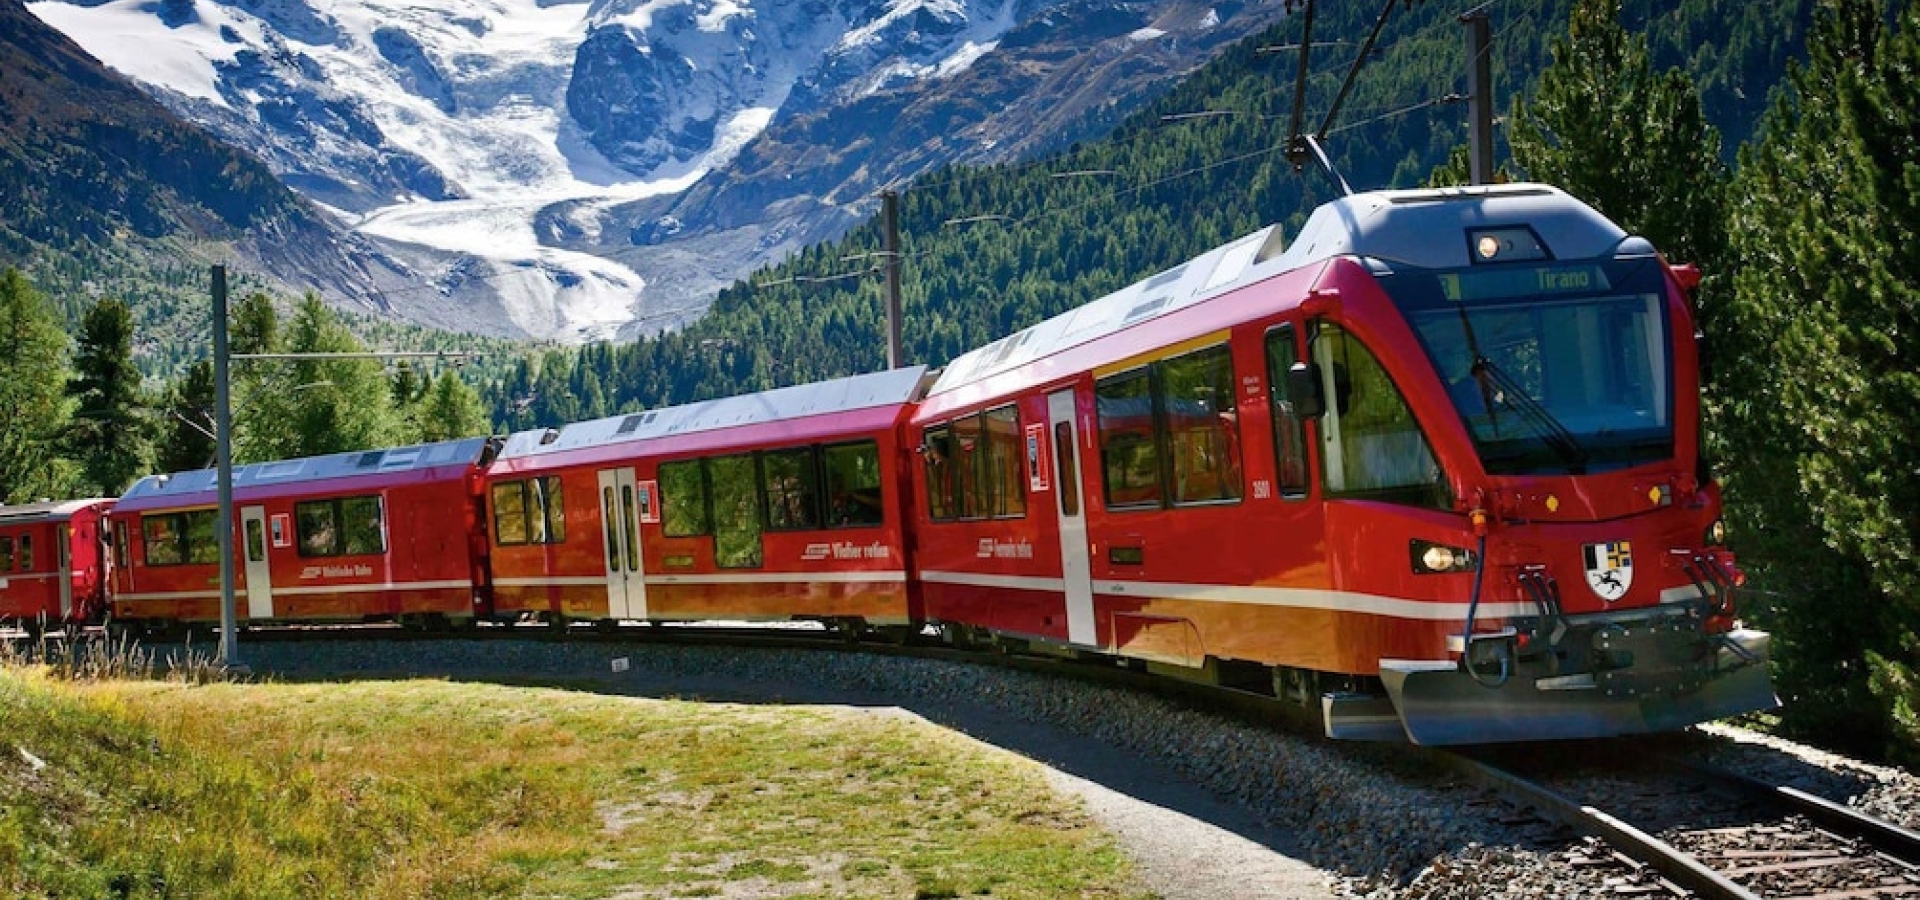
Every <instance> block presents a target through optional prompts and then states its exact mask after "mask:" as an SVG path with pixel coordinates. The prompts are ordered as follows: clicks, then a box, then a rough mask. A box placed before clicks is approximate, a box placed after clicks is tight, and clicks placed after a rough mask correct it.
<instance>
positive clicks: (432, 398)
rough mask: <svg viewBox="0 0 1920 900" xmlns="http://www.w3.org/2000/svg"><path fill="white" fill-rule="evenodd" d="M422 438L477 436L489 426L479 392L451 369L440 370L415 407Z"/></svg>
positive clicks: (426, 439)
mask: <svg viewBox="0 0 1920 900" xmlns="http://www.w3.org/2000/svg"><path fill="white" fill-rule="evenodd" d="M417 418H418V422H419V426H420V439H421V440H422V441H428V442H432V441H451V440H457V439H459V438H467V437H479V436H481V435H484V434H487V433H488V432H489V431H490V430H491V429H490V427H489V424H488V422H487V413H486V410H485V409H483V408H482V407H481V405H480V394H479V393H478V392H477V391H475V390H474V389H473V387H472V386H471V385H468V384H467V383H466V382H465V381H462V380H461V379H460V376H458V375H456V374H454V373H453V371H452V370H450V369H449V370H446V371H443V372H441V373H440V377H438V378H435V379H434V380H433V383H432V384H431V385H430V386H428V388H427V393H426V395H425V396H424V397H422V398H421V399H420V405H419V407H418V409H417Z"/></svg>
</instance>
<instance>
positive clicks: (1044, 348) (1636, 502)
mask: <svg viewBox="0 0 1920 900" xmlns="http://www.w3.org/2000/svg"><path fill="white" fill-rule="evenodd" d="M1691 280H1692V276H1691V273H1690V272H1689V271H1687V270H1684V269H1678V270H1677V269H1674V268H1672V267H1669V266H1668V265H1667V264H1666V263H1665V262H1664V261H1663V260H1662V259H1661V258H1660V257H1659V256H1658V255H1657V254H1656V253H1655V252H1654V249H1653V248H1652V247H1651V246H1650V245H1649V244H1647V242H1645V241H1644V240H1641V239H1638V238H1633V237H1630V236H1628V235H1626V234H1625V233H1624V232H1622V231H1621V230H1620V229H1619V228H1618V227H1616V226H1615V225H1613V224H1612V223H1610V222H1608V221H1606V220H1605V219H1604V218H1602V217H1601V216H1599V215H1598V214H1597V213H1595V212H1594V211H1593V210H1592V209H1590V208H1588V207H1586V206H1585V205H1583V204H1581V203H1579V202H1577V201H1575V200H1572V199H1571V198H1569V197H1567V196H1566V195H1565V194H1562V193H1560V192H1559V191H1557V190H1554V189H1552V188H1548V187H1543V186H1539V185H1507V186H1499V187H1487V188H1472V189H1461V190H1446V191H1398V192H1378V193H1370V194H1361V195H1355V196H1351V197H1347V198H1344V199H1341V200H1339V201H1336V202H1334V203H1330V204H1328V205H1326V206H1324V207H1322V208H1321V209H1320V210H1318V211H1316V212H1315V214H1314V215H1313V216H1312V217H1311V219H1309V221H1308V222H1307V224H1306V226H1305V228H1304V229H1303V230H1302V232H1301V233H1300V234H1299V235H1297V236H1296V237H1295V238H1294V240H1293V241H1292V242H1291V243H1290V244H1286V243H1284V242H1283V241H1282V240H1281V235H1280V230H1279V228H1278V227H1273V228H1268V229H1266V230H1263V231H1260V232H1257V233H1255V234H1252V235H1249V236H1247V237H1245V238H1242V239H1240V240H1238V241H1235V242H1233V243H1230V244H1228V245H1226V246H1223V247H1220V248H1218V249H1216V250H1213V251H1211V252H1209V253H1207V254H1204V255H1202V256H1200V257H1198V258H1195V259H1193V260H1191V261H1189V262H1187V263H1185V264H1184V265H1181V266H1178V267H1175V268H1173V269H1170V270H1168V271H1165V272H1162V273H1160V274H1158V275H1155V276H1153V277H1152V278H1149V279H1146V280H1144V281H1142V282H1140V283H1138V284H1135V285H1132V286H1130V287H1128V288H1126V289H1124V290H1121V291H1118V292H1116V293H1114V294H1112V295H1109V296H1107V297H1103V298H1100V299H1097V300H1094V301H1092V302H1089V303H1087V304H1086V305H1084V306H1081V307H1079V308H1078V309H1075V310H1073V311H1072V312H1069V313H1067V314H1064V315H1061V316H1059V317H1056V318H1054V319H1051V320H1048V321H1046V322H1042V323H1040V324H1038V325H1035V326H1033V327H1031V328H1028V329H1026V330H1024V331H1021V332H1019V333H1017V334H1013V335H1009V336H1007V337H1005V338H1003V339H1001V340H999V341H996V342H995V343H993V344H991V345H988V346H986V347H982V348H980V349H978V350H975V351H973V352H971V353H968V354H966V355H964V356H962V357H960V358H959V359H956V360H954V361H953V362H952V363H951V364H950V365H948V366H947V367H945V368H944V369H943V370H940V371H938V372H931V373H930V372H927V371H925V370H922V369H918V368H911V369H902V370H896V371H893V372H886V373H880V374H874V375H864V376H857V377H853V378H846V379H840V380H836V381H830V382H823V383H819V384H810V385H802V386H798V387H791V388H784V389H780V390H776V391H769V392H765V393H761V394H755V395H750V396H743V397H732V398H726V399H721V400H715V401H709V402H706V403H699V404H692V405H689V406H682V407H674V408H670V409H660V410H653V411H649V412H644V413H638V414H633V415H626V416H615V417H611V418H607V419H601V420H597V421H592V422H582V423H575V424H570V425H567V426H565V427H564V428H558V429H542V430H538V431H530V432H525V433H521V434H515V435H511V436H509V437H507V438H506V439H504V440H503V441H484V440H478V439H476V440H473V441H465V442H453V443H449V444H439V445H431V446H429V447H414V448H400V449H396V450H387V451H373V452H371V453H367V454H345V455H342V456H338V457H327V458H324V459H319V460H294V461H289V462H283V463H271V464H265V465H260V466H249V467H245V468H243V469H242V470H240V471H242V472H244V473H245V474H244V475H243V476H241V477H240V478H239V479H237V482H236V483H237V484H238V485H240V486H239V487H238V488H237V489H236V497H237V499H236V508H237V510H238V516H239V521H238V522H237V523H236V536H237V538H238V539H239V540H240V541H241V544H240V545H239V546H243V547H245V548H246V552H245V554H244V556H243V557H242V558H244V559H245V560H246V562H245V569H246V571H245V572H244V573H243V575H242V578H243V581H244V584H245V585H246V586H245V587H244V588H243V591H244V596H245V597H246V598H247V609H246V610H245V611H244V612H245V616H246V619H247V620H248V621H277V622H284V621H303V620H338V619H356V620H357V619H361V618H368V617H374V618H399V619H403V620H407V619H411V620H417V621H422V622H431V623H438V622H442V621H447V622H467V621H478V620H485V619H501V620H511V619H524V618H527V617H530V616H538V617H541V618H545V619H549V620H554V621H566V620H570V619H586V620H598V621H602V622H614V621H621V620H633V621H667V620H682V621H684V620H707V619H749V620H789V619H807V620H819V621H824V622H829V623H835V624H839V625H842V626H846V627H857V628H888V629H892V628H898V629H902V630H904V631H908V632H913V633H919V632H921V631H922V630H923V629H925V628H926V627H928V626H937V627H938V628H939V629H940V631H941V632H942V633H944V634H946V635H948V636H949V637H950V638H952V639H954V640H980V639H985V640H992V641H997V642H1018V643H1023V644H1026V645H1028V646H1033V647H1045V648H1054V649H1055V650H1057V651H1059V652H1064V653H1072V654H1080V655H1089V656H1110V657H1115V658H1119V659H1124V660H1128V661H1130V662H1131V664H1136V665H1142V666H1151V667H1156V668H1162V669H1165V670H1166V671H1169V672H1171V673H1176V674H1179V675H1181V676H1183V677H1192V678H1205V679H1213V680H1219V681H1222V682H1231V683H1235V684H1240V685H1247V684H1257V685H1259V686H1260V687H1262V688H1266V689H1271V690H1273V691H1274V692H1276V693H1278V694H1280V695H1282V696H1289V697H1295V698H1298V699H1300V700H1302V701H1303V702H1310V703H1315V704H1317V705H1318V707H1319V709H1320V711H1321V712H1322V714H1323V715H1324V717H1325V719H1326V724H1327V730H1328V732H1329V733H1330V734H1332V735H1335V736H1337V737H1351V738H1399V739H1406V738H1411V739H1412V740H1415V741H1418V742H1422V743H1434V744H1449V743H1466V742H1486V741H1505V740H1530V739H1540V738H1569V737H1589V736H1601V735H1616V734H1630V733H1639V732H1648V731H1658V730H1666V729H1675V728H1681V727H1684V726H1686V725H1688V724H1691V723H1694V722H1699V721H1703V720H1707V719H1713V718H1718V717H1722V716H1727V715H1732V714H1737V713H1742V712H1747V711H1752V710H1757V709H1764V708H1768V707H1771V706H1772V705H1774V703H1775V702H1776V701H1775V699H1774V696H1773V692H1772V687H1771V683H1770V681H1769V676H1768V665H1767V653H1768V641H1767V636H1766V635H1765V634H1763V633H1759V632H1754V631H1750V630H1745V629H1742V628H1740V627H1739V626H1738V624H1737V622H1736V621H1735V610H1734V593H1735V587H1736V585H1737V584H1738V583H1739V582H1740V580H1741V577H1740V574H1739V572H1738V570H1737V569H1736V568H1735V566H1734V562H1733V558H1732V556H1731V554H1729V553H1728V552H1727V550H1726V549H1725V548H1724V546H1722V542H1721V526H1720V523H1719V514H1720V496H1719V489H1718V487H1717V486H1716V485H1715V484H1714V482H1713V481H1712V479H1711V476H1710V474H1709V473H1707V472H1706V471H1704V470H1703V468H1702V466H1701V464H1700V462H1699V446H1700V404H1699V372H1698V361H1697V357H1696V351H1695V347H1694V342H1693V331H1694V326H1693V318H1692V313H1691V311H1690V309H1689V304H1688V300H1687V297H1686V295H1685V289H1686V288H1688V287H1690V284H1689V282H1690V281H1691ZM212 503H213V499H212V493H211V473H204V472H203V473H185V474H182V475H175V476H171V477H170V478H167V477H164V476H163V477H161V478H153V479H147V480H146V481H143V482H141V484H139V485H136V486H135V488H134V489H133V490H132V491H130V492H129V493H128V495H127V496H126V497H124V498H122V499H121V500H120V501H119V503H118V506H117V508H116V509H115V510H114V512H113V518H114V521H115V523H116V524H115V558H116V561H117V562H118V564H119V565H120V570H119V572H118V573H117V575H116V577H115V579H114V586H115V588H116V593H115V596H114V600H113V609H114V615H115V616H116V618H119V619H121V620H128V619H132V620H151V621H157V622H170V621H177V620H207V619H212V618H215V617H217V609H216V608H215V606H214V598H215V591H214V587H215V585H214V582H212V581H210V580H209V579H208V573H209V569H208V568H207V567H208V565H209V563H210V562H211V561H212V560H210V559H209V558H208V556H207V542H208V541H209V540H210V536H211V535H212V533H213V532H212V529H213V522H212V515H213V514H212V509H211V507H212ZM328 529H335V530H328Z"/></svg>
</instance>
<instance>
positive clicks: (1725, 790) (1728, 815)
mask: <svg viewBox="0 0 1920 900" xmlns="http://www.w3.org/2000/svg"><path fill="white" fill-rule="evenodd" d="M343 637H352V638H359V639H363V640H367V639H370V640H375V641H393V642H396V643H411V642H425V641H440V642H446V641H453V642H460V641H472V642H492V641H499V640H510V641H530V642H567V643H577V644H584V645H591V644H599V643H607V644H610V645H628V644H631V645H646V644H663V645H698V646H711V647H732V648H740V649H749V648H751V649H758V650H799V651H826V652H834V653H846V652H848V651H850V650H853V651H857V652H859V653H865V654H875V655H883V656H902V657H914V658H923V659H940V660H946V661H959V662H967V663H970V664H975V665H984V666H989V667H995V668H1005V669H1013V670H1019V671H1027V672H1034V673H1039V674H1044V675H1047V676H1051V677H1065V678H1073V679H1078V680H1083V681H1089V682H1094V683H1099V684H1107V685H1111V686H1115V687H1122V688H1126V689H1130V690H1136V691H1142V692H1147V693H1155V694H1160V695H1163V696H1169V697H1174V698H1177V699H1178V701H1179V702H1180V703H1182V705H1184V706H1187V707H1188V708H1193V709H1204V710H1208V711H1213V712H1217V713H1221V714H1224V715H1226V716H1228V717H1230V718H1234V719H1237V720H1239V721H1243V722H1249V723H1262V724H1274V723H1281V724H1284V725H1286V726H1288V728H1289V730H1296V731H1297V730H1299V729H1300V727H1301V726H1302V725H1303V724H1305V723H1303V722H1301V721H1300V719H1299V717H1298V715H1297V713H1298V707H1297V706H1296V705H1295V704H1290V703H1287V702H1285V701H1282V700H1279V699H1277V698H1274V697H1272V696H1269V695H1260V694H1254V693H1246V692H1239V691H1231V690H1223V689H1221V688H1219V687H1217V686H1212V685H1206V684H1200V683H1193V682H1183V681H1179V680H1174V679H1169V678H1166V677H1164V676H1160V675H1154V674H1151V673H1148V672H1145V671H1141V670H1140V669H1138V668H1136V667H1131V666H1126V665H1119V664H1116V663H1115V662H1114V661H1113V660H1112V659H1110V658H1102V659H1099V660H1096V661H1089V660H1085V659H1076V658H1073V657H1072V655H1071V654H1059V653H1055V654H1048V653H1045V652H1031V653H1019V652H1008V651H1007V648H1004V647H991V646H990V647H986V648H980V647H975V648H973V649H962V648H959V647H954V646H950V645H948V644H947V643H945V642H944V641H942V640H941V639H939V638H937V637H935V636H932V635H930V634H929V635H919V636H911V638H909V636H905V635H900V634H887V635H878V634H874V633H871V632H867V633H861V632H858V631H852V632H850V631H847V630H844V629H834V628H831V627H819V626H814V627H807V628H782V629H767V628H763V627H753V628H741V627H724V626H722V627H714V626H657V625H656V626H635V625H626V626H620V627H613V628H593V627H573V628H553V627H546V626H533V625H525V626H517V627H513V626H507V627H487V628H481V629H475V630H472V631H467V632H461V633H458V634H448V633H434V632H421V631H414V630H407V629H401V628H399V627H397V626H345V627H338V628H315V627H298V628H284V629H281V628H267V629H251V630H248V631H246V632H245V633H244V634H243V636H242V638H241V641H242V648H243V655H244V648H245V647H246V646H247V645H249V644H255V645H266V644H283V643H297V642H306V641H321V642H325V641H335V640H339V639H341V638H343ZM203 639H204V638H203V637H196V638H195V640H194V644H195V645H196V646H207V647H209V648H211V646H212V644H211V643H207V644H204V645H203V644H202V643H201V642H202V640H203ZM1348 746H1349V749H1352V750H1354V751H1359V749H1360V747H1359V746H1355V745H1348ZM1649 746H1660V747H1662V748H1663V749H1664V746H1665V745H1649V744H1645V743H1636V742H1619V741H1614V742H1596V743H1557V744H1551V745H1535V746H1531V747H1527V748H1523V749H1522V750H1521V751H1520V752H1517V753H1516V752H1499V751H1488V752H1484V753H1477V754H1473V755H1471V756H1467V755H1460V754H1452V753H1440V754H1433V755H1434V756H1437V757H1439V758H1440V759H1442V760H1445V761H1446V763H1447V764H1448V765H1449V766H1450V767H1452V768H1453V769H1455V770H1458V771H1465V772H1466V773H1467V774H1469V775H1470V776H1471V778H1472V779H1473V780H1474V781H1476V782H1479V783H1481V784H1483V785H1485V786H1487V787H1489V788H1491V789H1492V790H1493V791H1494V792H1495V793H1497V794H1498V795H1500V796H1501V797H1502V798H1504V799H1505V800H1507V801H1508V802H1511V803H1515V804H1517V805H1521V806H1525V807H1530V808H1531V809H1533V810H1535V811H1536V812H1537V813H1538V814H1539V815H1540V817H1541V818H1543V819H1545V820H1546V821H1547V822H1548V823H1549V825H1550V827H1549V828H1548V829H1547V830H1548V831H1549V832H1552V831H1553V830H1554V829H1555V828H1558V829H1563V830H1561V831H1560V832H1559V833H1560V835H1561V838H1560V839H1559V841H1553V840H1549V843H1560V842H1563V841H1564V840H1565V835H1566V831H1567V830H1570V831H1572V832H1575V833H1578V834H1582V835H1586V836H1587V837H1586V838H1585V840H1584V841H1582V842H1578V843H1576V844H1574V845H1573V848H1572V849H1571V850H1568V851H1563V852H1562V858H1564V859H1566V860H1567V861H1569V862H1570V863H1571V864H1572V866H1573V868H1574V869H1575V870H1576V871H1577V872H1579V873H1580V883H1579V887H1581V888H1582V890H1581V891H1580V895H1581V896H1600V895H1613V896H1620V897H1689V896H1697V897H1707V898H1739V900H1758V898H1764V900H1776V898H1794V900H1876V898H1883V897H1884V898H1901V897H1909V898H1915V900H1920V835H1916V834H1915V833H1913V832H1911V831H1908V830H1905V829H1902V828H1898V827H1895V826H1891V825H1888V824H1886V823H1882V822H1878V821H1876V820H1873V819H1871V818H1869V817H1866V816H1863V815H1861V814H1860V813H1858V812H1856V811H1854V810H1851V809H1848V808H1846V807H1844V806H1840V805H1838V804H1833V803H1830V802H1827V801H1824V800H1821V799H1819V798H1817V797H1813V796H1811V795H1808V794H1806V793H1804V792H1801V791H1797V790H1795V789H1792V788H1786V787H1779V786H1775V785H1770V784H1765V783H1761V782H1756V781H1752V780H1750V779H1745V778H1742V777H1740V776H1736V775H1732V774H1730V773H1726V772H1723V771H1719V770H1716V769H1711V768H1707V767H1704V766H1701V765H1697V764H1693V765H1688V764H1682V763H1678V762H1672V761H1668V760H1662V761H1661V763H1660V764H1658V765H1653V764H1635V765H1622V764H1621V763H1620V762H1619V761H1618V759H1617V758H1618V757H1623V756H1627V757H1635V758H1642V757H1645V756H1647V755H1649V752H1650V751H1648V749H1647V748H1648V747H1649ZM1363 755H1364V754H1363ZM1610 755H1611V756H1613V757H1616V759H1613V760H1609V759H1607V757H1608V756H1610ZM1543 772H1544V773H1546V774H1542V773H1543ZM1383 774H1384V773H1383ZM1568 887H1570V888H1571V887H1574V886H1573V885H1568Z"/></svg>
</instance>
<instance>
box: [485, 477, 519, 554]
mask: <svg viewBox="0 0 1920 900" xmlns="http://www.w3.org/2000/svg"><path fill="white" fill-rule="evenodd" d="M526 487H527V483H526V482H524V481H505V482H501V483H500V484H496V485H494V486H493V542H494V543H496V544H499V545H500V546H502V547H506V546H511V545H514V544H524V543H526V542H527V492H526Z"/></svg>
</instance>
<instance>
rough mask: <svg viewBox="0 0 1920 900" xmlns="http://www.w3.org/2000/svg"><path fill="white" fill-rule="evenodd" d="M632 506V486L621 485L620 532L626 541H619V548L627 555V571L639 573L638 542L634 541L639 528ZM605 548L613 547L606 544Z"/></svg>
mask: <svg viewBox="0 0 1920 900" xmlns="http://www.w3.org/2000/svg"><path fill="white" fill-rule="evenodd" d="M634 506H635V504H634V500H633V485H631V484H623V485H621V486H620V521H621V522H622V523H623V525H624V527H622V528H621V529H620V531H621V532H622V535H623V536H624V537H625V538H626V540H624V541H621V546H622V547H623V548H624V549H625V550H626V553H627V571H629V572H638V571H640V542H639V541H638V540H636V539H635V538H636V532H638V531H639V530H640V527H639V526H638V525H637V524H635V523H637V522H639V521H640V520H639V518H637V517H636V516H635V514H634ZM607 546H609V547H611V546H613V545H612V544H608V545H607Z"/></svg>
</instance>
